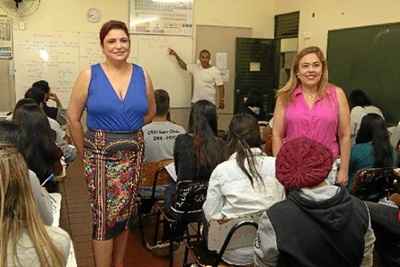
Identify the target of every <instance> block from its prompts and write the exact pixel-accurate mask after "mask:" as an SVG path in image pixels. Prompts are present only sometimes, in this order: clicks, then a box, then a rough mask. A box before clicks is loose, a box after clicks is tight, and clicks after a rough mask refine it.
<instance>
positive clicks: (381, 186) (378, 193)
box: [351, 168, 400, 202]
mask: <svg viewBox="0 0 400 267" xmlns="http://www.w3.org/2000/svg"><path fill="white" fill-rule="evenodd" d="M399 181H400V177H399V175H398V174H397V172H396V171H395V169H394V168H366V169H361V170H359V171H357V173H356V175H355V178H354V182H353V185H352V189H351V191H352V194H353V195H355V196H356V197H358V198H360V199H362V200H365V201H372V202H378V201H380V200H381V199H383V198H385V197H387V196H388V195H390V194H392V193H393V192H395V191H396V190H397V189H396V188H398V187H399V185H400V183H399Z"/></svg>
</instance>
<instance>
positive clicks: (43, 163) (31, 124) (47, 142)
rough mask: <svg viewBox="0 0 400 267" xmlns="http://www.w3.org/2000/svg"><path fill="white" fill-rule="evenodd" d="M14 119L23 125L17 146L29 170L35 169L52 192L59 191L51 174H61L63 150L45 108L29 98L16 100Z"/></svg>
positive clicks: (20, 125) (19, 124)
mask: <svg viewBox="0 0 400 267" xmlns="http://www.w3.org/2000/svg"><path fill="white" fill-rule="evenodd" d="M13 121H14V122H15V123H16V124H17V125H18V126H19V127H20V133H21V134H20V136H19V138H18V150H19V151H20V152H21V153H22V155H23V156H24V158H25V160H26V162H27V164H28V167H29V169H30V170H32V171H34V172H35V174H36V175H37V176H38V177H39V180H40V183H41V184H42V183H43V182H45V181H46V180H48V182H46V184H45V187H46V189H47V190H48V191H49V192H56V191H58V190H57V183H56V182H55V181H54V179H51V177H54V176H57V175H60V174H61V173H62V172H63V166H62V165H61V162H60V159H61V157H62V151H61V150H60V149H59V148H58V147H57V145H56V144H55V134H54V132H53V131H52V130H51V129H50V125H49V121H48V120H47V117H46V115H45V114H44V112H43V111H42V109H41V108H40V107H39V106H38V105H37V104H36V103H32V100H30V99H21V100H20V101H18V102H17V104H16V106H15V110H14V112H13Z"/></svg>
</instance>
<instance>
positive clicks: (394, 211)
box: [367, 194, 400, 267]
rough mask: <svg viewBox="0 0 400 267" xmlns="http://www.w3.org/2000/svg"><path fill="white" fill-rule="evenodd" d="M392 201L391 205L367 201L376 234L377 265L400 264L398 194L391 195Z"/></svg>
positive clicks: (399, 204) (399, 201) (399, 199)
mask: <svg viewBox="0 0 400 267" xmlns="http://www.w3.org/2000/svg"><path fill="white" fill-rule="evenodd" d="M392 201H393V202H394V204H395V205H393V206H388V205H384V204H380V203H373V202H367V205H368V208H369V211H370V214H371V222H372V228H373V229H374V232H375V235H376V242H375V250H376V252H377V254H378V261H379V263H380V265H378V266H384V267H387V266H388V267H390V266H400V253H399V251H400V209H399V206H400V195H399V194H397V196H396V197H392Z"/></svg>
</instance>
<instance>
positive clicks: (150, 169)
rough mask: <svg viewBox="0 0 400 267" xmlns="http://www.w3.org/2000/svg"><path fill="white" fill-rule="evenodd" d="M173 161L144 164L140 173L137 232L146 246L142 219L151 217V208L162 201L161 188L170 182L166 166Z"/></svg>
mask: <svg viewBox="0 0 400 267" xmlns="http://www.w3.org/2000/svg"><path fill="white" fill-rule="evenodd" d="M171 162H173V160H170V159H166V160H160V161H154V162H148V163H145V164H144V166H143V170H142V173H141V177H140V179H141V181H140V185H139V197H138V199H137V200H136V201H137V203H138V219H139V230H140V233H141V236H142V244H143V246H144V247H147V246H146V240H145V236H144V227H143V217H144V216H150V215H153V213H152V208H153V205H154V203H155V202H156V201H159V200H161V199H163V187H164V186H165V185H167V184H168V183H169V182H170V176H169V174H168V172H167V171H166V169H165V168H164V167H165V166H166V165H168V164H170V163H171Z"/></svg>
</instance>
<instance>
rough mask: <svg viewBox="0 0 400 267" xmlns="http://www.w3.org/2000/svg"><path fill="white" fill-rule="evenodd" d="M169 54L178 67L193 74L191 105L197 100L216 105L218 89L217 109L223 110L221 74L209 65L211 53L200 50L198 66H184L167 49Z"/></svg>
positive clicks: (183, 63)
mask: <svg viewBox="0 0 400 267" xmlns="http://www.w3.org/2000/svg"><path fill="white" fill-rule="evenodd" d="M169 54H170V55H172V56H174V57H175V58H176V60H177V62H178V64H179V66H180V67H181V68H182V69H184V70H187V71H188V72H190V73H192V74H193V83H194V85H193V97H192V103H195V102H197V101H199V100H203V99H204V100H208V101H210V102H211V103H213V104H215V105H217V90H216V89H218V107H219V108H220V109H223V108H224V82H223V80H222V77H221V72H220V71H219V70H218V69H217V68H216V67H215V66H212V65H211V64H210V58H211V53H210V52H209V51H208V50H205V49H204V50H201V51H200V54H199V60H200V64H186V63H185V62H184V61H183V60H182V59H181V58H180V57H179V56H178V54H177V53H176V52H175V51H174V50H173V49H171V48H169Z"/></svg>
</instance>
